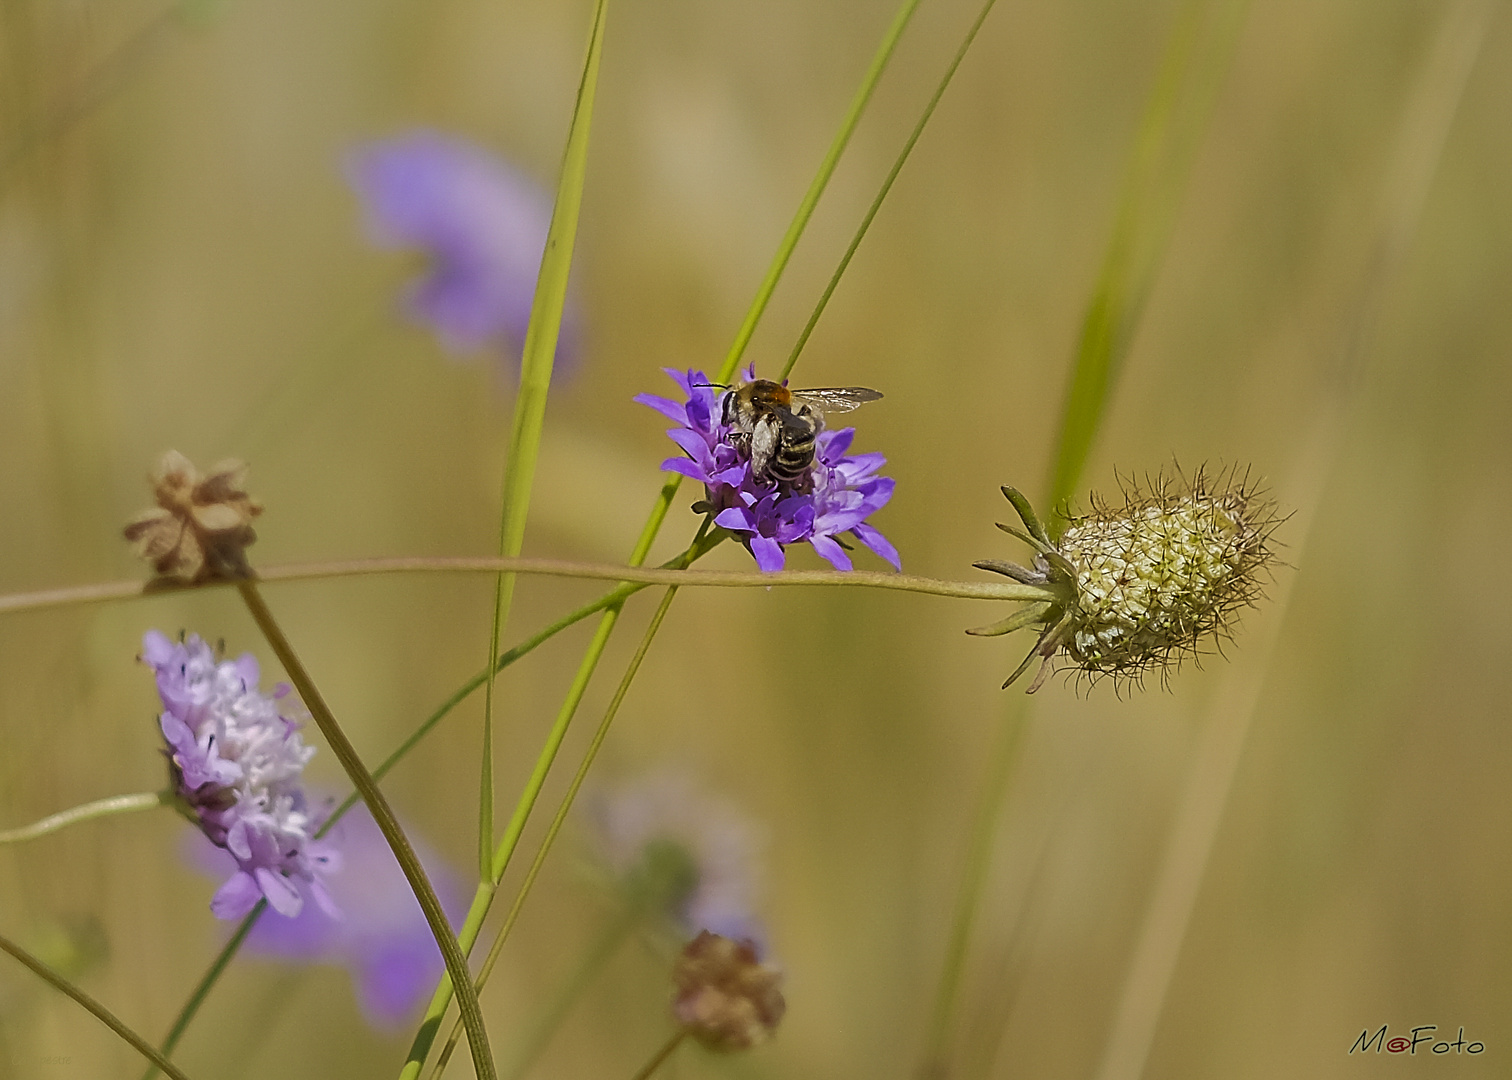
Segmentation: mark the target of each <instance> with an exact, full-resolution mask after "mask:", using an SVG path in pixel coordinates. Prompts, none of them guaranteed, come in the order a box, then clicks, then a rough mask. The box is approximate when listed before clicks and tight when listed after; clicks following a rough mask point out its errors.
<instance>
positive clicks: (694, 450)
mask: <svg viewBox="0 0 1512 1080" xmlns="http://www.w3.org/2000/svg"><path fill="white" fill-rule="evenodd" d="M667 438H669V439H671V440H672V441H673V442H675V443H676V444H677V445H678V447H679V448H680V449H681V450H683V451H684V452H685V453H686V454H687V455H688V456H689V457H690V458H692V459H693V460H694V461H698V462H703V463H705V464H711V462H710V461H709V440H708V439H706V438H705V437H704V436H703V435H701V434H699V433H698V432H696V431H689V430H688V429H687V428H673V429H672V430H671V431H669V432H667Z"/></svg>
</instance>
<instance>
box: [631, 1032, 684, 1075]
mask: <svg viewBox="0 0 1512 1080" xmlns="http://www.w3.org/2000/svg"><path fill="white" fill-rule="evenodd" d="M687 1037H688V1032H687V1029H683V1030H682V1031H679V1032H678V1033H677V1034H676V1035H673V1036H672V1037H671V1038H670V1039H668V1040H667V1041H666V1042H665V1043H663V1044H662V1048H661V1049H660V1050H658V1051H657V1052H656V1053H655V1054H653V1055H651V1060H650V1061H648V1062H646V1063H645V1064H644V1065H642V1066H641V1068H640V1071H639V1072H637V1073H636V1074H635V1076H634V1077H633V1078H632V1080H647V1078H648V1077H650V1075H651V1074H652V1073H654V1072H655V1071H656V1070H657V1069H659V1068H661V1067H662V1062H664V1061H666V1060H667V1059H668V1058H669V1057H671V1056H672V1051H674V1050H676V1049H677V1048H678V1046H680V1045H681V1044H682V1041H683V1040H684V1039H686V1038H687Z"/></svg>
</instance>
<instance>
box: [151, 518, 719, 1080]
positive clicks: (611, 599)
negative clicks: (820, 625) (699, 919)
mask: <svg viewBox="0 0 1512 1080" xmlns="http://www.w3.org/2000/svg"><path fill="white" fill-rule="evenodd" d="M711 546H712V545H705V546H704V547H702V548H701V549H700V550H698V551H696V552H694V553H693V555H692V558H694V559H696V558H700V557H702V556H703V555H704V554H705V553H707V552H708V551H709V550H710V547H711ZM684 557H686V556H685V555H681V556H678V557H677V559H673V560H671V561H670V562H668V563H665V564H663V565H665V566H673V565H676V564H677V563H678V562H679V561H680V560H681V559H683V558H684ZM690 561H691V560H690ZM645 588H649V586H647V585H640V584H633V583H630V584H623V585H621V586H619V587H618V588H615V589H611V590H609V591H608V592H607V593H605V594H604V595H603V596H601V597H599V598H598V599H597V600H595V601H593V602H592V603H590V604H585V605H584V606H582V607H580V608H578V609H577V610H576V611H573V612H570V613H569V614H567V615H564V616H562V617H561V618H560V619H558V620H557V621H556V622H554V623H552V624H551V625H550V626H548V627H546V628H545V629H543V630H540V631H538V632H537V633H536V634H535V635H534V636H533V637H530V638H528V639H526V640H525V641H523V642H521V643H520V644H519V645H516V646H515V647H514V648H512V649H509V650H507V651H506V652H504V653H502V654H500V656H499V658H498V661H497V667H498V669H499V670H502V669H504V668H506V667H508V666H509V665H510V664H513V663H514V662H515V661H516V660H519V659H520V658H522V657H524V656H525V655H526V654H528V653H530V652H531V651H533V650H534V649H535V648H536V646H538V645H540V644H542V643H543V642H545V641H547V640H549V639H550V638H552V637H554V636H555V635H556V634H558V633H560V632H561V631H563V630H565V629H567V627H569V626H572V625H573V624H575V623H578V622H581V621H582V620H583V619H586V618H587V617H588V616H589V615H592V614H593V613H594V612H596V611H602V610H603V609H604V608H606V607H609V606H610V605H611V604H614V603H617V602H621V601H623V600H624V599H626V598H627V597H629V596H632V595H633V594H635V593H637V592H640V591H641V590H642V589H645ZM484 678H485V675H484V673H483V672H481V671H480V672H479V673H478V674H476V675H474V676H473V677H472V678H471V679H469V680H468V681H467V682H465V683H463V684H462V686H460V687H459V688H458V689H457V690H456V691H455V692H454V693H453V694H452V695H451V697H449V698H447V699H446V701H444V702H442V703H441V705H440V706H439V707H438V708H437V709H436V710H435V711H434V712H433V713H431V715H430V716H429V717H427V718H426V720H425V722H424V723H422V724H421V725H420V726H419V727H418V728H416V729H415V730H414V731H413V732H411V733H410V735H409V737H408V738H406V739H405V740H404V742H402V743H400V744H399V746H398V747H397V748H395V749H394V750H393V752H391V753H390V754H389V756H388V757H386V758H384V759H383V762H382V764H380V765H379V766H378V767H377V768H375V769H374V770H373V779H374V780H375V781H378V780H381V779H383V777H384V776H386V775H387V774H388V773H389V771H390V770H392V769H393V768H394V766H396V765H397V764H399V762H400V761H402V760H403V759H404V758H405V756H406V755H408V754H409V752H410V751H411V750H413V749H414V748H415V747H416V746H417V745H418V744H419V743H420V740H421V739H423V738H424V737H425V736H426V735H428V734H430V732H431V731H432V730H433V729H434V728H435V726H436V725H437V724H439V723H440V722H441V721H442V720H443V719H445V717H446V715H447V714H448V713H450V712H451V710H452V709H454V708H456V707H457V706H458V705H460V704H461V703H462V702H463V701H464V700H466V698H467V697H468V696H469V695H470V694H472V692H473V691H475V690H477V689H478V687H480V686H482V685H483V680H484ZM361 798H362V795H361V793H360V792H357V791H353V792H352V793H351V794H350V795H348V796H347V797H346V798H345V799H344V800H343V801H342V802H341V803H340V804H339V805H338V806H337V807H336V809H335V810H334V811H332V813H331V816H330V817H328V818H327V819H326V821H325V824H324V825H322V826H321V827H320V828H319V829H317V830H316V831H315V836H316V838H317V839H318V838H319V837H322V836H324V835H326V833H327V832H329V831H330V830H331V829H332V828H334V827H335V825H336V823H337V822H338V821H340V820H341V818H342V816H343V815H344V814H346V812H347V811H348V810H350V809H351V808H352V807H353V806H355V805H356V804H357V803H358V802H359V801H360V800H361ZM266 907H267V902H266V901H259V902H258V904H257V906H256V907H254V908H253V909H252V910H251V912H249V913H248V914H247V917H246V918H244V919H243V920H242V922H241V925H240V926H238V927H237V929H236V932H235V933H234V934H232V935H231V938H230V940H228V941H227V942H226V944H225V945H224V946H223V947H222V948H221V951H220V952H219V953H218V954H217V955H216V957H215V959H214V960H212V961H211V963H210V967H209V969H208V970H207V971H206V972H205V974H204V976H203V977H201V979H200V981H199V983H198V984H197V985H196V986H195V988H194V990H193V991H192V992H191V993H190V995H189V998H188V1000H187V1001H186V1002H185V1003H184V1006H183V1008H182V1009H180V1010H179V1014H178V1016H177V1017H176V1018H175V1020H174V1023H173V1027H172V1028H171V1029H170V1031H169V1032H168V1036H167V1037H166V1038H165V1039H164V1040H163V1044H162V1047H161V1050H162V1053H164V1054H165V1055H166V1054H171V1053H172V1052H173V1049H174V1047H176V1046H177V1045H178V1042H179V1040H180V1039H181V1038H183V1035H184V1032H185V1031H186V1030H187V1029H188V1027H189V1024H190V1023H191V1022H192V1021H193V1020H194V1017H195V1015H196V1014H197V1013H198V1012H199V1008H200V1006H201V1005H202V1004H203V1003H204V1001H205V998H206V997H207V996H208V995H209V993H210V990H211V989H212V988H213V987H214V986H215V983H216V982H217V981H218V980H219V979H220V976H221V973H222V972H224V971H225V969H226V968H227V967H228V966H229V965H230V963H231V960H232V959H233V958H234V957H235V956H236V953H237V951H238V950H239V949H240V948H241V944H242V942H243V941H244V940H245V939H246V937H247V935H248V934H249V933H250V932H251V930H252V927H253V926H254V925H256V923H257V920H258V918H259V917H260V916H261V915H262V913H263V910H264V909H265V908H266ZM155 1073H156V1070H155V1069H151V1068H149V1069H148V1072H147V1074H146V1076H144V1077H143V1078H142V1080H152V1077H153V1075H154V1074H155Z"/></svg>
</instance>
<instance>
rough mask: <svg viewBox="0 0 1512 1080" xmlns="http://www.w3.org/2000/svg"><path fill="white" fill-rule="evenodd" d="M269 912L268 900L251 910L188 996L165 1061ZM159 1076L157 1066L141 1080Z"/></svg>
mask: <svg viewBox="0 0 1512 1080" xmlns="http://www.w3.org/2000/svg"><path fill="white" fill-rule="evenodd" d="M266 910H268V902H267V901H266V900H259V901H258V902H257V903H256V904H255V905H254V906H253V908H252V910H251V911H249V912H247V917H246V918H244V919H243V920H242V921H241V925H240V926H238V927H237V928H236V932H235V933H234V934H232V935H231V939H230V940H229V941H227V942H226V944H225V945H223V946H222V947H221V951H220V952H219V953H217V954H216V956H215V959H214V960H212V961H211V962H210V969H209V970H208V971H206V972H205V975H204V978H202V979H200V981H199V984H198V985H197V986H196V987H195V988H194V991H193V993H191V994H190V995H189V1000H188V1001H186V1002H184V1007H183V1008H182V1009H180V1010H179V1014H178V1016H177V1018H175V1019H174V1021H173V1027H171V1028H170V1029H169V1030H168V1035H167V1037H166V1038H164V1039H163V1045H162V1047H161V1050H160V1053H161V1054H162V1055H163V1056H164V1057H167V1056H168V1055H169V1054H171V1053H173V1051H174V1050H175V1049H176V1048H177V1047H178V1044H179V1040H180V1039H182V1038H183V1037H184V1032H185V1031H188V1030H189V1024H190V1022H191V1021H193V1020H194V1017H195V1015H196V1014H197V1013H198V1012H199V1010H200V1006H201V1005H203V1004H204V1003H205V998H207V997H209V996H210V990H211V988H212V987H214V986H215V984H216V982H217V981H218V980H219V979H220V977H221V974H222V973H223V972H224V971H225V970H226V968H228V967H229V966H230V965H231V960H232V959H233V958H234V957H235V956H236V953H237V951H238V950H239V949H240V948H241V946H242V942H244V941H246V940H247V935H248V934H250V933H251V932H252V927H254V926H256V925H257V920H258V919H259V918H260V917H261V916H262V913H263V912H264V911H266ZM154 1060H156V1059H154ZM157 1072H158V1070H157V1066H156V1065H149V1066H147V1071H146V1072H145V1073H143V1074H142V1080H152V1078H153V1077H154V1076H156V1075H157Z"/></svg>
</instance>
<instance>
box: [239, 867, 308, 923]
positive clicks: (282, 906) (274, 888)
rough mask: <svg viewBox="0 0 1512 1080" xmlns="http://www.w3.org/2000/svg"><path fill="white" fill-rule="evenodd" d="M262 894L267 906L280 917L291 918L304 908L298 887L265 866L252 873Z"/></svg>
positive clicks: (302, 897)
mask: <svg viewBox="0 0 1512 1080" xmlns="http://www.w3.org/2000/svg"><path fill="white" fill-rule="evenodd" d="M252 876H253V877H254V878H256V879H257V885H258V887H259V888H260V889H261V890H262V894H263V895H264V896H266V897H267V898H268V906H269V907H270V908H272V909H273V910H274V911H276V912H278V913H279V914H280V915H286V916H288V917H290V918H293V917H294V916H295V915H298V914H299V909H300V908H302V907H304V896H303V895H301V893H300V891H299V888H298V886H296V885H295V884H294V882H292V881H290V880H289V879H288V878H286V877H284V876H283V875H282V874H275V873H274V872H273V871H271V870H269V869H268V868H267V867H265V866H259V867H258V868H257V869H255V870H253V871H252Z"/></svg>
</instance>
